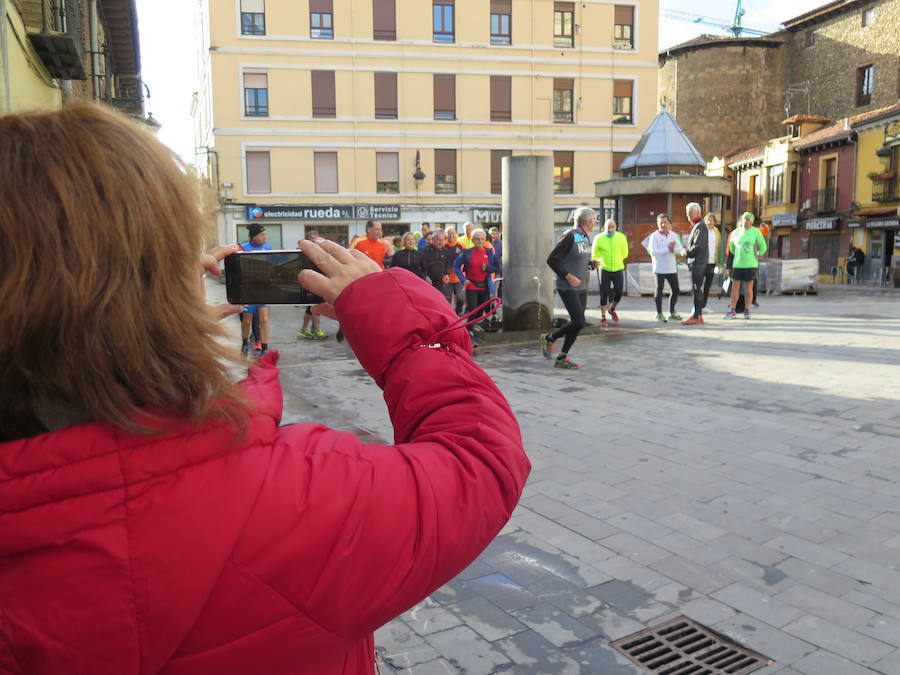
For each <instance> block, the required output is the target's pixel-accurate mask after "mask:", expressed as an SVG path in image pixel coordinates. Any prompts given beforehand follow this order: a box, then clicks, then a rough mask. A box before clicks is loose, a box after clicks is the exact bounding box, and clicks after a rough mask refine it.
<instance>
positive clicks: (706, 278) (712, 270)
mask: <svg viewBox="0 0 900 675" xmlns="http://www.w3.org/2000/svg"><path fill="white" fill-rule="evenodd" d="M714 276H716V266H715V265H714V264H713V263H709V264H707V265H706V274H705V275H703V308H705V307H706V302H707V300H709V289H710V288H712V282H713V277H714Z"/></svg>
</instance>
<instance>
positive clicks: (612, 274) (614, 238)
mask: <svg viewBox="0 0 900 675" xmlns="http://www.w3.org/2000/svg"><path fill="white" fill-rule="evenodd" d="M591 257H592V259H593V260H596V261H598V262H599V263H600V325H601V326H604V327H605V326H606V311H607V308H608V309H609V315H610V317H612V320H613V321H616V322H618V321H619V315H618V314H616V307H618V306H619V301H620V300H621V299H622V293H623V290H624V288H625V259H626V258H627V257H628V239H627V238H626V237H625V235H624V234H622V233H621V232H616V221H615V220H613V219H612V218H610V219H609V220H607V221H606V223H604V225H603V232H601V233H600V234H598V235H597V236H596V237H594V246H593V250H592V253H591ZM610 296H612V305H609V299H610Z"/></svg>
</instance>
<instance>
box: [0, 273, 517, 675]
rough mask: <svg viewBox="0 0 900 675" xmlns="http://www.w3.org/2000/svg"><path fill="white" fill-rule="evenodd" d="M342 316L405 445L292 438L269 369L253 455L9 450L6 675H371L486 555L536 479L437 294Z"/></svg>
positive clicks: (107, 446) (194, 445)
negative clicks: (399, 620)
mask: <svg viewBox="0 0 900 675" xmlns="http://www.w3.org/2000/svg"><path fill="white" fill-rule="evenodd" d="M373 298H374V299H376V301H373ZM385 306H387V307H397V306H403V307H404V308H405V309H404V312H402V313H401V314H397V313H396V312H390V313H386V312H383V311H382V309H381V308H383V307H385ZM351 307H352V312H351V311H348V308H351ZM336 308H337V311H338V315H339V316H340V319H341V323H342V325H343V328H344V332H345V334H346V336H347V340H348V342H349V343H350V345H351V346H352V347H353V348H354V350H355V351H356V354H357V356H358V357H359V360H360V362H361V363H362V365H363V366H364V367H365V368H366V370H367V371H368V372H369V373H370V374H371V375H372V377H373V378H374V379H375V381H376V382H377V383H378V385H379V386H381V387H382V388H383V389H384V399H385V401H386V402H387V406H388V410H389V412H390V415H391V419H392V421H393V423H394V429H395V441H396V443H397V445H384V446H383V445H367V444H364V443H362V442H360V441H359V440H358V439H357V438H356V437H355V436H354V435H353V434H350V433H347V432H339V431H333V430H331V429H328V428H326V427H324V426H321V425H316V424H302V425H295V426H286V427H279V426H278V423H279V419H280V416H281V404H282V395H281V387H280V385H279V383H278V371H277V369H276V368H275V361H276V358H277V356H276V355H274V354H273V355H268V356H266V357H263V358H261V359H260V360H259V361H257V362H256V363H255V364H254V365H253V367H252V368H251V369H250V377H249V378H248V379H247V380H245V381H244V382H243V383H242V386H243V387H244V389H245V391H246V392H247V394H248V395H249V397H250V398H251V399H253V400H255V401H256V402H258V404H259V405H260V406H261V410H262V412H259V413H258V414H255V415H253V416H252V417H251V418H250V419H249V431H248V434H247V436H246V438H245V439H244V440H242V441H236V440H235V437H234V433H233V431H231V430H229V429H228V428H227V427H225V426H224V425H222V424H220V423H214V424H212V423H211V424H207V425H205V426H201V427H191V426H187V425H183V426H181V427H180V428H179V429H177V430H176V431H172V432H169V433H166V434H164V435H159V436H139V435H131V434H128V433H125V432H123V431H121V430H118V429H114V428H111V427H109V426H104V425H102V424H94V423H91V424H84V425H80V426H75V427H70V428H67V429H62V430H60V431H55V432H52V433H46V434H42V435H39V436H35V437H33V438H27V439H22V440H17V441H11V442H7V443H3V444H0V673H4V674H7V673H15V674H28V675H34V674H38V673H65V674H66V675H77V674H82V673H83V674H88V673H91V674H93V673H111V674H115V675H123V674H128V673H166V674H167V675H176V674H182V673H183V674H186V675H187V674H190V675H203V674H206V673H215V674H216V675H224V674H228V673H236V674H237V673H240V674H247V673H260V674H262V673H265V674H266V675H278V674H281V673H303V674H317V673H352V674H356V673H367V674H370V673H372V672H373V638H372V632H373V630H374V629H376V628H377V627H379V626H381V625H382V624H384V623H386V622H387V621H389V620H390V619H391V618H393V617H394V616H396V615H397V614H399V613H401V612H403V611H404V610H406V609H407V608H409V607H410V606H412V605H413V604H415V603H416V602H418V601H419V600H421V599H422V598H424V597H425V596H426V595H428V594H429V593H430V592H431V591H433V590H434V589H436V588H438V587H439V586H441V585H442V584H444V583H445V582H446V581H448V580H449V579H451V578H452V577H453V576H454V575H455V574H457V573H458V572H459V571H460V570H462V569H463V568H464V567H465V566H466V565H468V564H469V563H470V562H471V561H472V560H473V559H474V558H475V557H476V556H477V555H478V553H479V552H480V551H481V550H482V549H483V548H484V547H485V546H486V545H487V544H488V543H489V542H490V541H491V539H492V538H493V537H494V536H495V535H496V533H497V532H498V531H499V530H500V528H501V527H502V526H503V524H504V523H505V522H506V521H507V519H508V518H509V516H510V514H511V513H512V510H513V508H514V507H515V505H516V502H517V501H518V498H519V495H520V493H521V490H522V487H523V484H524V482H525V478H526V476H527V474H528V471H529V463H528V460H527V458H526V457H525V454H524V451H523V449H522V441H521V437H520V434H519V429H518V425H517V424H516V421H515V418H514V417H513V414H512V412H511V410H510V408H509V405H508V404H507V403H506V400H505V399H504V398H503V396H502V395H501V394H500V392H499V391H498V390H497V388H496V387H495V386H494V384H493V383H492V382H491V380H490V378H489V377H488V376H487V375H486V374H485V373H484V371H482V370H481V369H480V368H479V367H478V366H476V365H475V364H474V363H473V362H472V360H471V358H470V357H469V354H468V352H469V349H470V344H469V338H468V335H467V333H466V331H465V330H463V329H462V328H458V327H457V328H454V329H453V330H451V331H449V332H448V333H445V334H444V335H443V336H440V335H438V333H439V332H440V331H441V330H442V329H444V328H447V327H448V326H451V325H452V324H454V323H455V322H456V316H455V315H454V314H453V313H452V312H451V311H450V308H449V305H448V304H447V301H446V300H445V299H444V298H443V296H442V295H441V294H440V293H438V292H437V291H436V290H434V289H433V288H431V287H430V286H428V284H426V283H425V282H423V281H421V280H419V279H417V278H415V277H414V276H413V275H412V274H409V273H408V272H406V271H405V270H391V271H389V272H382V273H378V274H374V275H369V276H366V277H364V278H362V279H360V280H358V281H357V282H355V283H354V284H352V285H351V286H349V287H348V288H347V289H346V290H345V291H344V292H343V293H342V294H341V296H340V298H339V299H338V302H337V305H336ZM434 342H440V346H438V345H435V344H432V343H434ZM436 383H439V386H438V385H436ZM488 415H489V416H490V418H491V424H482V423H479V420H481V419H485V418H486V417H487V416H488Z"/></svg>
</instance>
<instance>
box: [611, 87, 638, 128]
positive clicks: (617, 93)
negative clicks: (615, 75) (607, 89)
mask: <svg viewBox="0 0 900 675" xmlns="http://www.w3.org/2000/svg"><path fill="white" fill-rule="evenodd" d="M633 90H634V81H633V80H615V81H614V82H613V124H631V123H632V122H634V117H633V115H632V105H631V104H632V98H633Z"/></svg>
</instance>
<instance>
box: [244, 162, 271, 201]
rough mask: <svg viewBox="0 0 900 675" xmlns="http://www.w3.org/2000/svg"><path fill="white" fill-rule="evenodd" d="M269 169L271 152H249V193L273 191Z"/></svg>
mask: <svg viewBox="0 0 900 675" xmlns="http://www.w3.org/2000/svg"><path fill="white" fill-rule="evenodd" d="M271 175H272V174H271V171H270V169H269V153H268V151H266V152H250V151H248V152H247V193H248V194H252V193H267V192H271V191H272V178H271Z"/></svg>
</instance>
